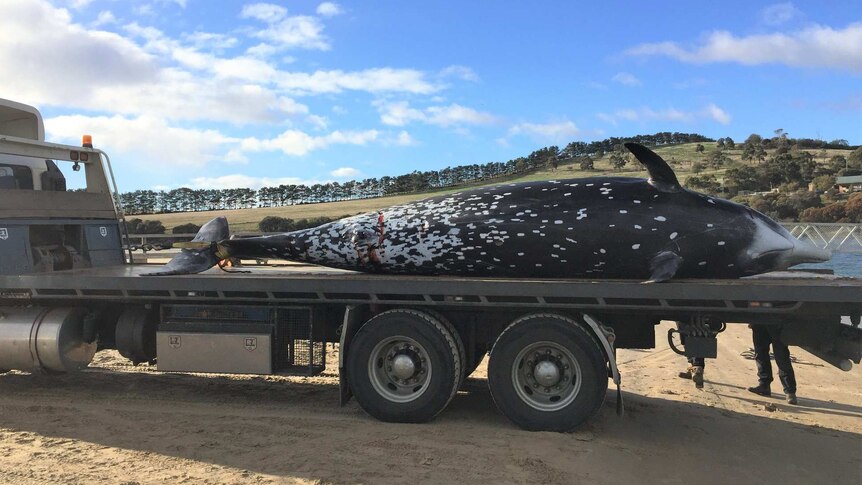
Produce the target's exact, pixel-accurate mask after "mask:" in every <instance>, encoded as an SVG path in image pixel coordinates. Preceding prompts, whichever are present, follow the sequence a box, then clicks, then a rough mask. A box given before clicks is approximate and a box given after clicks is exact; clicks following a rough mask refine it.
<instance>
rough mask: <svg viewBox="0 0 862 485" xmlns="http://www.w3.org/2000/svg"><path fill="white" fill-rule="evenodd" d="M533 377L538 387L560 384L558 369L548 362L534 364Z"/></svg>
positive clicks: (554, 364) (555, 365)
mask: <svg viewBox="0 0 862 485" xmlns="http://www.w3.org/2000/svg"><path fill="white" fill-rule="evenodd" d="M533 376H534V377H535V379H536V382H538V383H539V385H540V386H545V387H550V386H555V385H557V383H558V382H560V368H559V367H558V366H557V364H556V363H554V362H552V361H550V360H543V361H541V362H539V363H538V364H536V367H535V368H534V369H533Z"/></svg>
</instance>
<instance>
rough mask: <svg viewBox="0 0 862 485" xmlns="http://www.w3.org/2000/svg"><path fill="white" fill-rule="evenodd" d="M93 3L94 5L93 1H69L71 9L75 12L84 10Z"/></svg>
mask: <svg viewBox="0 0 862 485" xmlns="http://www.w3.org/2000/svg"><path fill="white" fill-rule="evenodd" d="M91 3H93V0H69V7H71V8H74V9H75V10H82V9H85V8H87V7H88V6H89V5H90V4H91Z"/></svg>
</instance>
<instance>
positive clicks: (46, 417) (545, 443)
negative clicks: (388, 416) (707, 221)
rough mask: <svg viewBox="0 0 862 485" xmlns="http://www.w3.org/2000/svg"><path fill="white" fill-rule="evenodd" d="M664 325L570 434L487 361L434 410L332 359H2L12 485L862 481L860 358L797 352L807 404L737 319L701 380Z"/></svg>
mask: <svg viewBox="0 0 862 485" xmlns="http://www.w3.org/2000/svg"><path fill="white" fill-rule="evenodd" d="M664 327H665V325H663V326H662V328H664ZM662 328H659V330H658V338H657V340H658V341H659V344H658V348H657V349H656V350H653V351H642V352H641V351H622V352H620V360H621V362H622V371H623V373H624V374H623V380H624V381H623V383H624V386H623V389H624V390H625V392H624V399H625V403H626V415H625V416H624V417H622V418H618V417H617V416H616V415H615V414H614V403H615V400H616V396H615V391H614V390H609V391H608V397H607V400H606V401H605V406H604V408H603V409H602V411H601V413H600V414H599V415H598V416H597V417H596V418H595V419H593V420H592V421H590V422H589V423H588V424H587V425H585V426H583V427H582V428H581V429H580V430H579V431H577V432H575V433H572V434H556V433H528V432H524V431H521V430H519V429H517V428H515V427H514V426H513V425H511V424H510V423H509V422H508V421H507V420H506V419H505V418H503V417H502V416H501V415H500V414H499V413H498V412H497V411H496V409H495V408H494V404H493V402H492V401H491V397H490V394H489V393H488V391H487V388H486V382H485V379H484V369H483V368H482V367H480V369H479V371H477V373H476V374H474V377H473V378H471V379H470V380H469V381H468V382H467V384H466V385H465V387H464V389H463V390H462V391H461V392H459V394H458V395H457V396H456V398H455V399H454V401H453V402H452V404H451V406H450V407H449V409H448V410H447V411H446V412H444V413H443V414H442V415H441V416H440V417H438V419H437V420H435V421H434V422H433V423H430V424H425V425H399V424H385V423H379V422H376V421H374V420H372V419H371V418H369V417H367V416H366V415H365V414H364V413H363V412H362V410H361V409H360V408H359V407H358V406H357V405H356V403H355V402H354V403H351V404H349V405H348V406H346V407H343V408H341V407H339V406H338V386H337V377H336V374H335V370H334V368H335V367H336V366H335V365H333V366H332V370H329V371H327V373H325V374H324V375H322V376H318V377H314V378H299V377H282V376H274V377H244V376H198V375H184V374H160V373H158V372H155V371H153V370H152V369H150V368H148V367H147V366H142V367H138V368H132V367H130V366H128V365H125V364H124V363H123V361H122V360H121V359H119V358H118V356H117V355H116V354H115V353H112V352H102V353H100V354H98V355H97V362H96V363H95V364H94V365H93V368H92V369H90V370H88V371H86V372H84V373H80V374H77V375H66V376H31V375H27V374H23V373H14V372H13V373H9V374H6V375H0V483H13V484H17V483H40V484H41V483H112V484H113V483H126V484H132V483H273V482H274V483H309V482H312V483H313V482H338V483H345V482H346V483H355V482H363V483H395V482H398V483H417V482H420V481H422V482H436V483H453V482H461V483H471V482H485V483H490V482H494V483H509V482H514V483H535V482H541V483H591V484H593V483H645V482H646V483H691V482H697V483H734V482H736V483H752V482H766V483H782V484H789V483H860V482H862V372H859V369H854V370H853V371H852V372H850V373H843V372H841V371H839V370H837V369H834V368H832V367H828V366H824V365H822V364H820V363H819V361H817V360H816V359H814V358H813V357H811V356H810V355H808V354H805V353H803V352H802V351H799V350H797V351H796V352H795V353H794V355H795V356H796V357H797V363H796V370H797V375H798V380H799V396H800V405H799V406H796V407H793V406H789V405H786V404H785V403H784V401H783V400H782V399H781V397H782V394H781V389H780V385H778V383H777V382H776V383H775V384H773V392H776V391H777V394H776V395H774V396H777V397H775V398H771V399H770V398H761V397H758V396H755V395H753V394H750V393H748V392H746V391H745V389H744V388H745V387H746V386H749V385H753V384H754V383H755V377H754V362H753V361H752V360H750V359H747V358H746V357H745V354H746V351H747V350H748V349H749V348H750V334H749V332H748V330H747V329H746V328H745V326H743V325H732V326H731V328H730V329H729V330H728V332H727V333H726V334H724V335H722V336H721V338H720V339H719V346H720V349H719V359H718V360H717V361H709V362H708V368H707V372H706V378H707V383H706V387H705V389H703V390H696V389H694V387H693V385H692V384H691V383H690V382H687V381H683V380H682V379H679V378H677V377H675V375H676V373H677V371H679V370H680V369H682V368H683V367H684V366H685V362H684V359H683V358H682V357H679V356H677V355H675V354H673V353H672V352H671V351H670V350H669V349H668V348H667V344H666V343H662V342H664V337H663V329H662ZM331 354H334V352H333V353H331ZM330 362H332V363H333V364H334V362H336V360H334V355H330ZM767 403H770V404H774V405H775V410H774V411H768V410H766V409H765V405H766V404H767Z"/></svg>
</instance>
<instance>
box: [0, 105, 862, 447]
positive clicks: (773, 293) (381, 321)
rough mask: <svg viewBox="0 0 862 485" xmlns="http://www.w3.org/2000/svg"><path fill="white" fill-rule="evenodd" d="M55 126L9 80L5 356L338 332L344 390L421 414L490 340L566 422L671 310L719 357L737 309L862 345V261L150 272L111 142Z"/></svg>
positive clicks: (829, 354)
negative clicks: (737, 272) (582, 270)
mask: <svg viewBox="0 0 862 485" xmlns="http://www.w3.org/2000/svg"><path fill="white" fill-rule="evenodd" d="M43 133H44V129H43V128H42V121H41V115H40V114H39V112H38V111H37V110H36V109H35V108H32V107H29V106H25V105H21V104H18V103H14V102H11V101H5V100H0V371H2V370H3V369H18V370H24V371H30V372H48V373H54V372H74V371H77V370H80V369H82V368H85V367H86V366H87V365H88V364H89V363H90V362H91V361H92V359H93V356H94V355H95V353H96V352H98V351H101V350H104V349H116V350H117V351H119V353H120V354H121V355H122V356H123V357H125V358H128V359H129V360H131V361H132V362H134V363H135V364H139V363H144V362H148V363H154V364H155V365H157V367H158V369H159V370H161V371H167V372H207V373H248V374H273V373H302V374H307V375H312V374H316V373H319V372H321V371H323V370H324V368H325V365H326V358H325V352H326V348H327V346H326V344H327V343H338V344H339V380H340V385H341V401H342V404H344V403H346V402H347V401H348V400H350V399H351V398H352V397H355V398H356V400H357V401H358V402H359V404H360V406H361V407H362V408H363V409H364V410H365V411H366V412H368V413H369V414H370V415H372V416H374V417H376V418H378V419H381V420H384V421H396V422H424V421H429V420H431V419H433V418H434V417H435V416H436V415H437V414H439V413H440V412H442V411H443V410H444V409H445V408H446V406H447V405H448V403H449V401H450V400H451V399H452V397H453V396H454V395H455V393H456V392H457V390H458V388H459V386H460V385H461V384H462V382H463V380H464V379H465V378H466V377H467V376H469V375H470V374H471V373H472V372H473V370H475V368H476V367H477V366H478V365H479V363H480V362H481V361H482V359H483V358H484V357H485V355H486V354H488V353H490V355H491V357H490V363H489V369H488V383H489V387H490V390H491V395H492V397H493V399H494V402H495V404H496V405H497V407H498V408H499V409H500V410H501V412H503V413H504V414H505V415H506V416H507V417H508V418H509V419H511V420H512V421H513V422H514V423H516V424H517V425H519V426H521V427H523V428H525V429H529V430H553V431H567V430H571V429H573V428H575V427H576V426H578V425H579V424H580V423H582V422H584V421H585V420H587V419H589V417H590V416H592V415H593V414H594V413H595V412H596V411H597V410H598V409H599V407H600V406H601V405H602V403H603V402H604V399H605V395H606V393H607V388H608V381H609V380H611V381H612V382H614V383H615V384H616V386H617V397H616V404H617V408H618V411H621V410H622V409H623V408H622V400H621V399H622V397H621V393H620V392H619V388H620V385H621V383H622V379H621V376H620V374H619V370H618V368H617V364H616V357H615V354H616V350H617V349H627V348H638V349H649V348H653V347H654V345H655V326H656V324H658V322H659V321H661V320H674V321H676V322H678V328H677V329H675V330H674V331H673V332H674V334H675V333H679V334H680V336H681V337H682V338H683V339H684V342H685V344H684V345H682V344H678V343H674V339H673V338H674V337H675V335H672V334H669V335H668V337H669V339H671V345H672V347H673V348H674V349H675V350H677V351H678V352H679V353H681V354H684V355H686V356H689V357H707V358H710V357H715V355H716V339H717V336H718V334H720V333H721V331H722V330H723V329H724V328H725V326H726V324H730V323H749V324H763V325H777V326H781V328H782V334H781V335H782V339H783V340H784V341H785V342H786V343H788V344H790V345H797V346H801V347H803V348H805V349H806V350H807V351H809V352H811V353H812V354H814V355H816V356H818V357H820V358H821V359H823V360H825V361H827V362H829V363H830V364H832V365H834V366H836V367H838V368H840V369H842V370H845V371H846V370H850V368H851V367H852V362H856V363H859V362H860V359H862V320H860V319H862V317H861V316H860V315H862V280H860V279H854V278H841V277H835V276H830V275H818V274H813V273H794V272H785V273H776V274H767V275H763V276H761V277H754V278H745V279H739V280H672V281H670V282H666V283H660V284H643V283H642V282H640V281H634V280H586V279H508V278H466V277H446V276H437V277H427V276H415V277H414V276H387V275H375V274H366V273H357V272H351V271H343V270H335V269H330V268H323V267H318V266H311V265H303V264H289V265H280V266H278V267H253V268H251V269H243V270H242V272H238V271H235V270H234V271H230V270H228V271H225V270H222V269H219V268H214V269H212V270H209V271H207V272H204V273H201V274H194V275H174V276H161V277H150V276H144V275H143V273H146V272H148V271H151V270H152V269H153V266H152V265H143V264H133V263H132V258H131V254H130V252H129V251H128V244H125V245H124V240H126V239H127V238H126V235H125V234H124V219H123V212H122V208H121V207H119V206H118V205H117V203H118V202H117V201H118V200H119V197H118V194H117V191H116V186H115V184H114V183H113V176H112V171H111V169H110V159H109V158H108V156H107V154H106V153H104V152H103V151H101V150H98V149H94V148H92V147H91V146H89V143H85V146H82V147H76V146H71V145H60V144H54V143H47V142H45V141H44V139H43ZM58 163H60V164H63V165H64V166H67V165H70V164H71V165H72V167H73V169H74V168H75V167H77V168H83V169H84V170H85V179H86V185H87V187H86V189H84V190H77V191H69V190H66V187H65V181H64V179H63V177H62V175H61V174H62V171H61V170H60V169H59V168H58V165H57V164H58ZM46 174H47V175H46ZM58 174H60V175H58ZM37 179H38V180H37ZM0 378H2V377H0Z"/></svg>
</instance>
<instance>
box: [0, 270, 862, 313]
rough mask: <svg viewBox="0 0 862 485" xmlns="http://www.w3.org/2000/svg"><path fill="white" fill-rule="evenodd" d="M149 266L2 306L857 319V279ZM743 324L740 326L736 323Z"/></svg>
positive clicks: (860, 300) (42, 288)
mask: <svg viewBox="0 0 862 485" xmlns="http://www.w3.org/2000/svg"><path fill="white" fill-rule="evenodd" d="M155 268H157V266H156V265H120V266H108V267H101V268H90V269H79V270H69V271H58V272H53V273H41V274H40V273H34V274H26V275H5V276H0V300H7V301H8V300H12V299H23V300H46V299H47V300H58V299H80V298H86V299H108V300H124V301H139V300H147V301H160V300H161V301H231V302H234V301H254V302H261V301H266V302H272V303H277V304H290V303H339V304H357V303H364V304H368V303H378V304H398V305H405V304H416V305H445V306H462V305H465V306H473V307H475V306H484V305H487V306H497V307H499V306H506V307H518V306H529V307H536V306H537V305H540V306H542V307H547V308H572V309H581V310H584V311H588V310H592V311H617V310H625V311H628V312H630V311H631V310H632V309H639V310H643V311H645V312H649V313H651V314H659V315H664V316H667V317H670V316H672V315H673V314H676V313H679V312H685V313H690V312H691V311H693V310H694V311H709V312H710V313H723V314H726V313H729V314H751V313H768V314H782V313H792V314H818V313H821V312H828V313H831V314H833V315H835V314H836V313H837V314H843V315H857V314H859V313H860V311H862V279H854V278H843V277H836V276H832V275H820V274H815V273H800V272H782V273H771V274H767V275H761V276H758V277H751V278H745V279H738V280H714V279H701V280H672V281H670V282H665V283H658V284H644V283H642V282H641V281H637V280H591V279H554V280H549V279H511V278H468V277H446V276H432V277H429V276H393V275H376V274H368V273H358V272H351V271H343V270H336V269H331V268H323V267H319V266H312V265H303V264H287V265H281V266H268V267H260V266H250V267H242V268H241V269H240V271H243V272H230V273H229V272H225V271H221V270H219V269H218V268H214V269H212V270H209V271H206V272H204V273H200V274H194V275H175V276H158V277H150V276H142V274H143V273H147V272H149V271H152V270H153V269H155ZM743 321H744V320H743Z"/></svg>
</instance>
